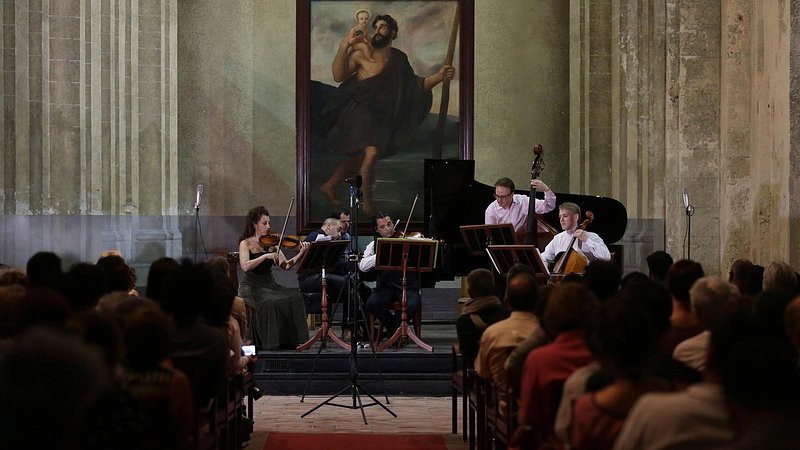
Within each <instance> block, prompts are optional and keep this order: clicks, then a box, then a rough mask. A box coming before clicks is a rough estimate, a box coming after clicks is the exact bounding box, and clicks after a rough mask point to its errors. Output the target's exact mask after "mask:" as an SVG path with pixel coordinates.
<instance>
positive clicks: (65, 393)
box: [0, 328, 107, 450]
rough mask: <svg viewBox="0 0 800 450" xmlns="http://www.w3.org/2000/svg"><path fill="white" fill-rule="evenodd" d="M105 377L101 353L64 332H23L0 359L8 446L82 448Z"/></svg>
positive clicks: (1, 411)
mask: <svg viewBox="0 0 800 450" xmlns="http://www.w3.org/2000/svg"><path fill="white" fill-rule="evenodd" d="M106 379H107V375H106V373H105V368H104V365H103V362H102V360H101V358H100V355H99V352H97V351H95V350H94V349H92V348H90V347H89V346H87V345H86V344H84V343H83V342H81V341H80V340H78V339H76V338H74V337H72V336H69V335H67V334H66V333H65V332H63V331H56V330H52V329H43V328H39V329H36V330H31V331H30V332H28V333H25V334H23V335H20V336H19V337H18V339H17V341H16V342H15V344H14V345H13V346H11V347H10V348H9V349H8V351H6V353H5V354H4V355H3V357H2V358H0V405H2V407H0V436H2V447H3V449H4V450H17V449H20V450H23V449H24V450H27V449H69V448H81V446H80V445H79V442H80V441H81V439H82V436H81V435H80V431H81V428H82V427H81V424H82V423H83V421H84V419H85V416H86V410H87V409H88V408H89V406H90V405H91V404H92V402H93V401H94V400H95V398H96V397H97V396H98V395H99V393H100V392H102V390H103V389H104V388H105V386H106V381H105V380H106Z"/></svg>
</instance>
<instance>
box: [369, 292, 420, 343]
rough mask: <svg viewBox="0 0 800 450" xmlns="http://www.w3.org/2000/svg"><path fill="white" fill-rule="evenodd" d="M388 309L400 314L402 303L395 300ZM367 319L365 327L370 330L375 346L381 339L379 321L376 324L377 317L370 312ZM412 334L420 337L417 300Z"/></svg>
mask: <svg viewBox="0 0 800 450" xmlns="http://www.w3.org/2000/svg"><path fill="white" fill-rule="evenodd" d="M388 309H389V310H390V311H394V312H395V314H400V313H401V312H402V311H403V305H402V304H401V301H400V300H395V301H394V302H392V304H390V305H389V307H388ZM367 320H368V322H369V323H367V329H368V330H370V331H369V334H370V340H371V341H372V344H373V345H374V346H375V347H376V348H377V347H378V344H379V343H380V340H381V325H380V323H379V324H377V325H376V324H375V321H376V320H377V318H376V317H375V315H374V314H372V313H370V314H369V317H368V318H367ZM414 334H416V335H417V336H418V337H422V302H419V306H418V307H417V312H415V313H414Z"/></svg>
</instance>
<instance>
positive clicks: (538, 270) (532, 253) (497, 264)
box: [486, 244, 549, 279]
mask: <svg viewBox="0 0 800 450" xmlns="http://www.w3.org/2000/svg"><path fill="white" fill-rule="evenodd" d="M486 253H487V254H488V255H489V259H490V260H491V261H492V265H493V266H494V268H495V270H497V272H498V273H500V274H502V275H503V276H504V277H505V276H506V275H508V270H509V269H511V266H513V265H514V264H517V263H522V264H525V265H527V266H530V267H531V268H533V271H534V272H535V276H536V278H539V279H541V278H545V279H546V278H547V277H548V275H549V271H548V270H547V266H545V264H544V261H542V256H541V255H540V254H539V250H538V249H537V248H536V246H535V245H532V244H531V245H489V246H487V247H486Z"/></svg>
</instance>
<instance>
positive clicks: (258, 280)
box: [239, 206, 309, 350]
mask: <svg viewBox="0 0 800 450" xmlns="http://www.w3.org/2000/svg"><path fill="white" fill-rule="evenodd" d="M265 236H270V217H269V212H268V211H267V208H265V207H263V206H256V207H255V208H253V209H251V210H250V211H249V212H248V213H247V219H246V221H245V224H244V232H243V233H242V236H241V238H240V241H239V266H240V267H241V269H242V271H243V272H244V277H243V278H242V280H241V281H240V282H239V296H240V297H242V298H243V299H244V301H245V303H247V305H249V306H251V307H252V308H253V310H254V313H253V317H252V320H251V321H250V333H249V335H250V336H251V337H252V339H253V343H254V344H255V345H256V347H258V348H259V349H262V350H269V349H277V348H291V349H294V348H295V347H296V346H297V345H298V344H300V343H302V342H305V341H306V340H308V326H307V325H306V310H305V303H304V302H303V297H302V296H301V295H300V292H299V291H298V290H297V289H292V288H287V287H283V286H280V285H279V284H278V283H276V282H275V278H274V277H273V276H272V268H273V266H277V267H280V268H281V269H284V270H288V269H290V268H291V267H292V266H294V265H295V264H296V263H297V262H298V261H299V260H300V258H302V257H303V255H304V254H305V252H306V250H307V249H308V245H309V244H308V243H306V242H302V243H300V251H299V252H298V253H297V254H296V255H295V256H293V257H292V258H286V256H285V255H284V254H283V252H282V251H281V250H280V248H279V247H268V248H264V247H263V246H262V243H261V241H262V238H264V237H265Z"/></svg>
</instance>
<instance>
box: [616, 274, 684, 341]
mask: <svg viewBox="0 0 800 450" xmlns="http://www.w3.org/2000/svg"><path fill="white" fill-rule="evenodd" d="M620 297H621V298H622V299H623V300H624V301H626V302H629V303H632V304H637V303H638V304H640V305H642V307H643V308H644V310H645V311H646V312H647V314H648V315H649V316H650V321H651V323H652V325H653V331H654V332H655V334H656V335H657V336H661V335H662V334H664V333H666V332H667V331H668V330H669V329H670V326H671V322H670V317H671V316H672V298H671V297H670V295H669V292H668V291H667V288H666V287H665V286H664V284H662V283H659V282H656V281H653V280H651V279H649V278H647V277H645V278H644V279H639V280H635V281H631V282H630V283H627V284H625V286H624V287H623V288H622V291H621V292H620Z"/></svg>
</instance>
